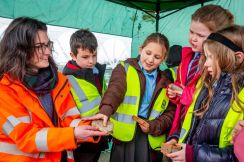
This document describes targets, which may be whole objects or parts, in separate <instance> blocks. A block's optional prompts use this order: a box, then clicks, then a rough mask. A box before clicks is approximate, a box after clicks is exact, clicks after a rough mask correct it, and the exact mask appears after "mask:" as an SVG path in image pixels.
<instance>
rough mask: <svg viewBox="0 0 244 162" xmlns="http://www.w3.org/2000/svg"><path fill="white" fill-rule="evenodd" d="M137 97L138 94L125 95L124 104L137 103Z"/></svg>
mask: <svg viewBox="0 0 244 162" xmlns="http://www.w3.org/2000/svg"><path fill="white" fill-rule="evenodd" d="M136 100H137V97H136V96H125V97H124V100H123V104H131V105H135V104H136Z"/></svg>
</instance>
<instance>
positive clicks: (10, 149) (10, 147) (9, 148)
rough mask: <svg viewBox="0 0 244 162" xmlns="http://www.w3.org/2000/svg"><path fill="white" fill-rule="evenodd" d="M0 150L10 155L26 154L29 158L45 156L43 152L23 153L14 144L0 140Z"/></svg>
mask: <svg viewBox="0 0 244 162" xmlns="http://www.w3.org/2000/svg"><path fill="white" fill-rule="evenodd" d="M0 152H1V153H6V154H10V155H19V156H27V157H31V158H45V153H43V152H42V153H33V154H32V153H25V152H22V151H20V150H19V149H18V148H17V147H16V145H15V144H10V143H6V142H0Z"/></svg>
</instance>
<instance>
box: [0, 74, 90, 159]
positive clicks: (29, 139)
mask: <svg viewBox="0 0 244 162" xmlns="http://www.w3.org/2000/svg"><path fill="white" fill-rule="evenodd" d="M70 88H71V85H70V83H69V82H68V80H67V78H66V77H65V76H63V75H62V74H61V73H58V84H57V86H56V87H55V88H54V90H52V92H51V96H52V98H53V103H54V107H55V110H56V112H57V115H58V118H59V120H58V127H55V126H54V125H53V123H52V121H51V119H50V118H49V116H48V115H47V113H46V112H45V109H44V107H43V106H42V105H41V103H40V101H39V99H38V97H37V95H36V94H35V93H33V91H31V90H29V89H27V88H26V87H25V86H24V85H23V84H22V83H21V82H19V81H14V82H13V83H11V82H10V77H9V76H8V75H6V74H5V75H4V76H3V78H2V79H1V80H0V128H1V129H0V161H16V162H27V161H31V162H32V161H35V162H36V161H42V162H43V161H52V162H53V161H60V158H61V151H63V150H68V149H74V148H76V141H75V139H74V127H75V126H77V125H81V124H82V122H81V121H80V113H79V111H78V109H77V108H76V106H75V103H74V101H73V99H72V95H71V93H70ZM90 140H91V139H90ZM72 155H73V154H72V152H68V157H69V158H72ZM70 156H71V157H70Z"/></svg>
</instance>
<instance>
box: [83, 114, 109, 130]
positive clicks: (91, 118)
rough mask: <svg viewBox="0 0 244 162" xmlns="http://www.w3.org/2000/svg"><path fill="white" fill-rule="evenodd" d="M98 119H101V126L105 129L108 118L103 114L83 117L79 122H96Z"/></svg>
mask: <svg viewBox="0 0 244 162" xmlns="http://www.w3.org/2000/svg"><path fill="white" fill-rule="evenodd" d="M98 119H102V120H103V126H104V127H106V126H107V122H108V117H107V116H106V115H104V114H100V113H98V114H96V115H94V116H90V117H83V118H81V120H98Z"/></svg>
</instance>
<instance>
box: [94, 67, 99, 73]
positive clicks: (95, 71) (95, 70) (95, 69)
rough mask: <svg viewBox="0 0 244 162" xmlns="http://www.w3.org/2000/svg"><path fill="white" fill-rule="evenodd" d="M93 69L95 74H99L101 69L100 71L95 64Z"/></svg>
mask: <svg viewBox="0 0 244 162" xmlns="http://www.w3.org/2000/svg"><path fill="white" fill-rule="evenodd" d="M92 71H93V74H98V73H99V71H98V69H97V68H96V66H94V67H93V68H92Z"/></svg>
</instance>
